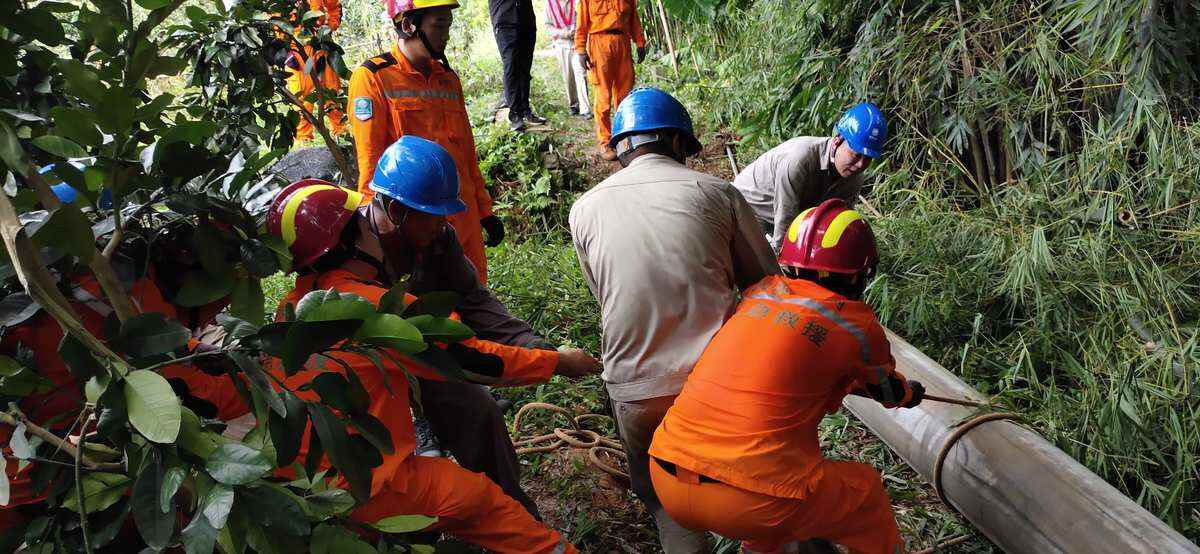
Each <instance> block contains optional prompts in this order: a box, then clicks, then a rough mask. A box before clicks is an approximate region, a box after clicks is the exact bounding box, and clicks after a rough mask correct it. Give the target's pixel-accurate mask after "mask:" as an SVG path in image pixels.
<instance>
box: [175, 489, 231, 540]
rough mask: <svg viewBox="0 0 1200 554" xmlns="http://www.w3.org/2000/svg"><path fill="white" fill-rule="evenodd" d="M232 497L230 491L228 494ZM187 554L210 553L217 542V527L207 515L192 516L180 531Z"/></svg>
mask: <svg viewBox="0 0 1200 554" xmlns="http://www.w3.org/2000/svg"><path fill="white" fill-rule="evenodd" d="M230 496H231V497H232V492H231V494H230ZM180 539H182V540H183V548H184V551H185V552H186V553H187V554H212V552H213V548H214V547H215V546H216V544H217V529H216V528H215V527H213V526H212V524H211V523H209V521H208V518H207V517H193V518H192V521H191V523H188V526H187V527H184V528H183V532H182V533H180Z"/></svg>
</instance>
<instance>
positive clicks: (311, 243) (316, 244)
mask: <svg viewBox="0 0 1200 554" xmlns="http://www.w3.org/2000/svg"><path fill="white" fill-rule="evenodd" d="M362 202H363V195H362V194H359V193H358V192H357V191H353V190H350V189H346V188H342V187H339V186H337V185H334V184H333V183H330V182H328V181H322V180H320V179H303V180H300V181H296V182H295V183H292V184H290V185H288V186H287V187H286V188H284V189H283V190H281V191H279V194H277V195H275V200H273V201H272V202H271V209H270V211H268V212H267V231H268V232H269V233H271V234H272V235H275V236H277V237H279V238H281V239H283V243H284V244H286V245H287V247H288V250H290V251H291V252H292V265H293V266H295V267H304V266H307V265H309V264H311V263H313V262H315V261H317V259H318V258H320V257H321V256H323V255H325V253H326V252H329V251H330V250H331V249H333V247H334V246H336V245H337V243H338V239H339V238H340V237H341V234H342V229H345V228H346V224H348V223H350V220H351V219H353V218H354V214H355V212H357V211H358V207H359V205H361V204H362Z"/></svg>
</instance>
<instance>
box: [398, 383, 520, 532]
mask: <svg viewBox="0 0 1200 554" xmlns="http://www.w3.org/2000/svg"><path fill="white" fill-rule="evenodd" d="M418 381H420V384H421V406H422V407H423V408H424V410H425V419H427V420H428V421H429V426H430V427H432V428H433V433H434V434H435V435H437V438H438V442H439V443H440V444H441V446H442V447H443V448H445V449H446V450H449V451H450V453H451V454H453V455H454V459H455V460H457V461H458V465H460V466H462V467H464V468H466V469H468V470H470V471H474V472H477V473H482V474H484V475H487V476H488V478H490V479H491V480H492V482H493V483H496V484H497V485H499V486H500V489H501V490H503V491H504V492H505V494H507V495H508V496H509V497H511V498H512V499H513V500H516V501H517V502H520V503H521V505H522V506H525V509H526V510H529V513H530V514H532V515H533V517H534V518H536V519H538V520H541V515H540V514H538V509H537V504H534V502H533V499H531V498H529V496H528V495H526V494H525V491H523V490H521V466H520V463H519V462H518V461H517V453H516V450H515V449H514V448H513V443H512V439H511V438H509V436H508V427H506V426H505V425H504V414H503V413H502V412H501V411H500V406H498V405H497V404H496V399H494V398H492V395H491V393H489V392H488V389H487V387H484V386H482V385H474V384H470V383H455V382H451V381H430V380H428V379H418Z"/></svg>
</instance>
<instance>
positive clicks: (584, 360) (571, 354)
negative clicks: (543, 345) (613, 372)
mask: <svg viewBox="0 0 1200 554" xmlns="http://www.w3.org/2000/svg"><path fill="white" fill-rule="evenodd" d="M600 369H601V367H600V361H599V360H597V359H596V358H593V357H592V355H591V354H588V353H587V351H586V350H583V349H582V348H568V347H566V346H560V347H559V348H558V367H556V368H554V373H555V374H558V375H562V376H563V377H569V378H572V379H578V378H580V377H587V376H588V375H596V374H598V373H600Z"/></svg>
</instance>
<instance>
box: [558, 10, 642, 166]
mask: <svg viewBox="0 0 1200 554" xmlns="http://www.w3.org/2000/svg"><path fill="white" fill-rule="evenodd" d="M630 40H633V42H634V43H635V44H637V45H638V47H639V48H641V47H643V46H645V45H646V36H645V33H643V32H642V21H641V18H639V17H638V13H637V1H636V0H579V24H578V25H577V26H576V27H575V51H576V52H579V53H580V54H587V56H588V59H589V60H591V62H592V69H590V70H589V71H588V77H589V79H590V80H591V81H592V84H594V85H596V94H595V100H594V101H593V109H594V120H595V127H596V138H597V140H598V141H599V142H600V144H601V146H604V145H607V144H608V141H609V139H610V138H612V112H613V110H615V109H616V107H617V106H619V105H620V104H621V100H624V99H625V97H626V96H628V95H629V91H630V90H632V89H633V82H634V79H635V76H634V71H633V53H632V52H631V51H630V49H629V41H630Z"/></svg>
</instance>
